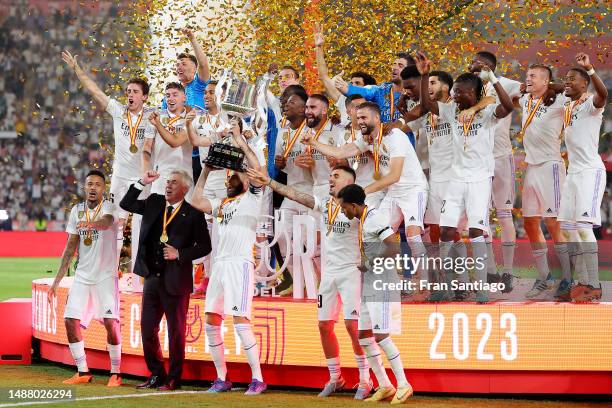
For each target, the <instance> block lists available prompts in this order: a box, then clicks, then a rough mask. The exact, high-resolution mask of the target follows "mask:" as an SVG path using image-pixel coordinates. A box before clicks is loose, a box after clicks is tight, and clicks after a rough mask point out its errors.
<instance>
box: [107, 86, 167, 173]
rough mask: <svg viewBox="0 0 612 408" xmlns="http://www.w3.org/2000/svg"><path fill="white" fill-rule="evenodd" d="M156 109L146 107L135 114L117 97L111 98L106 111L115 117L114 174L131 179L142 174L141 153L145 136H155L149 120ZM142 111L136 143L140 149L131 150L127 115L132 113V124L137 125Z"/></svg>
mask: <svg viewBox="0 0 612 408" xmlns="http://www.w3.org/2000/svg"><path fill="white" fill-rule="evenodd" d="M154 110H155V109H152V108H147V107H144V108H143V110H142V111H141V112H139V113H138V114H133V113H131V112H129V111H128V110H127V106H126V105H121V104H120V103H119V102H118V101H117V100H116V99H113V98H110V99H109V101H108V105H107V106H106V111H107V112H108V113H109V114H110V115H111V116H112V117H113V132H114V135H115V153H114V155H113V156H114V160H113V175H115V176H118V177H122V178H125V179H129V180H136V179H138V178H139V177H140V176H141V173H142V169H141V165H140V164H141V158H140V156H141V154H142V145H143V144H144V140H145V137H147V138H151V139H152V138H153V137H155V136H154V132H155V128H154V127H153V125H151V122H149V115H150V114H151V113H152V112H153V111H154ZM141 113H142V118H141V120H140V123H139V124H138V129H137V130H136V139H135V140H134V144H135V145H136V147H137V148H138V151H136V152H135V153H132V152H131V151H130V146H131V139H130V128H129V126H128V120H127V115H131V120H132V125H133V126H136V124H137V123H138V118H139V116H140V114H141Z"/></svg>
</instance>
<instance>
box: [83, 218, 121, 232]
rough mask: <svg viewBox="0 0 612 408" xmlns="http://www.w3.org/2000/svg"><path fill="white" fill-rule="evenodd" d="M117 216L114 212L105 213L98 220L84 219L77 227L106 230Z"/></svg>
mask: <svg viewBox="0 0 612 408" xmlns="http://www.w3.org/2000/svg"><path fill="white" fill-rule="evenodd" d="M114 222H115V218H114V217H113V216H112V214H104V215H103V216H102V217H101V218H100V219H99V220H97V221H82V222H79V223H78V224H77V228H79V229H86V230H98V231H104V230H107V229H109V228H110V227H112V226H113V223H114Z"/></svg>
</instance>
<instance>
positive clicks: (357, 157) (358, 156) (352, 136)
mask: <svg viewBox="0 0 612 408" xmlns="http://www.w3.org/2000/svg"><path fill="white" fill-rule="evenodd" d="M355 140H357V136H355V128H354V127H353V125H352V124H351V141H352V142H353V143H354V142H355ZM360 160H361V154H358V155H357V156H355V161H356V162H357V163H359V161H360Z"/></svg>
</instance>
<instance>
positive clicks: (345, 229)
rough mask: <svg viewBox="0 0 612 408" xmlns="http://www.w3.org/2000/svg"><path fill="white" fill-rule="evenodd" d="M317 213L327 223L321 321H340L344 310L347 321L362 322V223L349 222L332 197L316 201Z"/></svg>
mask: <svg viewBox="0 0 612 408" xmlns="http://www.w3.org/2000/svg"><path fill="white" fill-rule="evenodd" d="M313 210H314V212H315V213H316V214H315V216H316V217H317V218H318V217H321V216H322V217H323V221H324V227H323V230H322V231H321V241H322V242H321V251H322V257H323V263H322V268H321V269H322V271H321V283H320V284H319V296H318V313H317V315H318V319H319V320H321V321H323V320H334V321H337V320H338V316H339V314H340V307H342V310H343V315H344V319H345V320H350V319H358V318H359V298H360V295H361V272H360V271H359V269H358V266H359V262H360V259H361V253H360V251H359V236H358V234H359V220H358V219H353V220H349V219H348V218H347V217H346V216H345V215H344V213H343V212H342V208H341V207H340V206H339V205H338V204H337V203H336V201H335V200H333V199H332V197H331V196H329V195H327V196H325V197H321V198H319V197H315V205H314V209H313ZM330 225H331V227H330Z"/></svg>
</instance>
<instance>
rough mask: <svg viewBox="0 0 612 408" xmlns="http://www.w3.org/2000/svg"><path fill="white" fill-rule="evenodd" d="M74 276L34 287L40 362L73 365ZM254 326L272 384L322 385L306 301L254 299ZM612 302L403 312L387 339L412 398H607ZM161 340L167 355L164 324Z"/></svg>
mask: <svg viewBox="0 0 612 408" xmlns="http://www.w3.org/2000/svg"><path fill="white" fill-rule="evenodd" d="M71 282H72V278H68V279H65V280H64V281H63V282H62V285H61V286H60V288H58V292H57V297H55V299H54V300H53V302H52V304H49V303H48V299H47V290H48V289H49V285H50V284H51V283H52V279H50V278H45V279H38V280H35V281H34V282H33V283H32V330H33V335H34V337H35V338H37V339H39V340H40V342H41V348H40V350H41V355H42V357H43V358H46V359H48V360H52V361H59V362H63V363H66V364H71V365H73V364H74V363H73V361H72V358H71V356H70V353H69V349H68V347H67V340H66V331H65V328H64V323H63V319H62V316H63V313H64V307H65V303H66V299H67V294H68V290H69V286H70V284H71ZM120 304H121V312H120V316H121V337H122V347H123V348H122V351H123V362H122V369H123V371H124V372H125V373H131V374H135V375H143V376H144V375H147V374H148V373H147V371H146V365H145V363H144V359H143V358H142V341H141V333H140V316H141V294H139V293H121V299H120ZM204 304H205V299H199V298H192V299H191V302H190V305H189V311H188V319H187V320H188V324H187V344H186V348H185V357H186V362H185V370H184V378H185V379H200V380H212V379H214V378H215V371H214V366H213V364H212V360H211V356H210V354H209V350H208V344H207V339H206V336H205V333H204V321H205V317H204ZM252 325H253V329H254V332H255V334H256V337H257V340H258V342H259V344H260V360H261V362H262V364H263V372H264V377H265V378H266V380H267V382H268V383H269V384H273V385H284V386H300V387H313V388H316V387H320V386H321V385H322V384H324V383H325V381H326V379H327V377H328V372H327V368H326V361H325V357H324V355H323V352H322V349H321V345H320V340H319V331H318V326H317V305H316V302H314V301H310V300H295V299H289V300H287V299H282V298H275V297H266V298H261V297H259V298H256V300H255V301H254V302H253V317H252ZM343 326H344V325H343V324H342V322H339V324H338V325H337V326H336V327H337V329H336V334H337V336H338V340H339V342H340V360H341V362H342V366H343V367H346V369H344V376H345V377H346V379H347V380H348V381H349V384H352V382H351V381H354V382H357V381H358V374H357V370H356V362H355V359H354V355H353V350H352V347H351V343H350V341H349V339H348V336H347V334H346V331H345V330H344V327H343ZM223 336H224V342H225V347H226V353H227V355H226V358H227V361H228V363H229V372H230V378H231V379H232V380H233V381H236V382H245V383H247V382H249V381H250V377H249V375H250V371H249V370H248V367H247V366H246V358H245V355H244V352H243V350H242V347H241V345H240V343H239V338H238V337H237V336H236V335H235V333H234V330H233V328H232V324H231V321H226V322H224V324H223ZM84 340H85V345H86V348H87V356H88V363H89V365H90V367H93V368H101V369H108V368H109V361H108V354H107V352H106V351H105V350H106V333H105V331H104V327H103V326H102V325H101V324H100V323H98V322H92V323H91V325H90V326H89V328H88V329H87V330H84ZM611 340H612V304H610V303H600V304H572V303H503V302H500V303H494V304H487V305H478V304H465V303H462V304H402V334H401V335H397V336H395V337H394V341H395V343H396V344H397V347H398V348H399V350H400V352H401V356H402V360H403V362H404V366H405V368H406V372H407V375H408V378H409V380H410V381H411V383H412V384H413V385H414V388H415V390H416V391H427V392H474V393H580V394H607V393H610V392H611V390H612V387H611V386H612V373H611V371H610V370H611V369H612V341H611ZM160 342H161V345H162V349H163V354H164V356H165V357H167V356H168V335H167V326H166V323H165V320H162V323H161V325H160Z"/></svg>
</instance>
